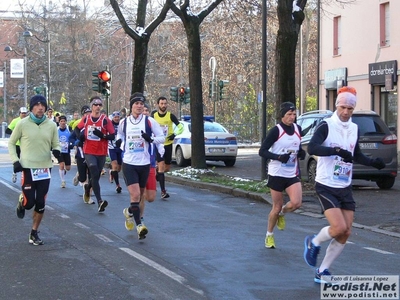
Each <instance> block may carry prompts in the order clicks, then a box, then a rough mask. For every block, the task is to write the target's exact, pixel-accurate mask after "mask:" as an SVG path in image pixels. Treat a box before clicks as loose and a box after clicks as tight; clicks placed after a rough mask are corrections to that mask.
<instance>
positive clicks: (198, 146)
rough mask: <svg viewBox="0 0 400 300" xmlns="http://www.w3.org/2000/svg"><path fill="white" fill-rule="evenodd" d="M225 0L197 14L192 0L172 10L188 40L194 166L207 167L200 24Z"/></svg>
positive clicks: (216, 0) (213, 3) (182, 2)
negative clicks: (193, 9)
mask: <svg viewBox="0 0 400 300" xmlns="http://www.w3.org/2000/svg"><path fill="white" fill-rule="evenodd" d="M222 1H223V0H214V1H212V2H211V3H210V4H209V5H208V6H207V7H206V8H204V9H203V10H201V11H200V12H199V13H198V14H195V13H194V12H193V11H192V10H191V6H190V0H184V1H181V4H180V5H179V7H178V6H177V5H175V4H172V5H171V10H172V11H173V12H174V13H175V14H176V15H177V16H178V17H179V18H180V19H181V20H182V23H183V26H184V28H185V32H186V37H187V40H188V55H189V59H188V61H189V85H190V111H191V123H192V159H191V160H192V167H193V168H196V169H206V168H207V164H206V154H205V148H204V146H205V144H204V125H203V122H204V121H203V89H202V78H201V40H200V24H201V23H202V22H203V20H204V19H205V18H206V17H207V16H208V15H209V14H210V13H211V12H212V11H213V10H214V9H215V8H216V7H217V6H218V4H220V3H221V2H222Z"/></svg>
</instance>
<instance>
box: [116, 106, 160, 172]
mask: <svg viewBox="0 0 400 300" xmlns="http://www.w3.org/2000/svg"><path fill="white" fill-rule="evenodd" d="M147 120H148V122H149V125H150V127H151V131H152V133H153V135H152V137H151V138H152V139H153V144H155V145H158V144H163V143H164V142H165V137H164V134H163V131H162V129H161V127H160V125H159V124H158V123H157V121H156V120H154V119H153V118H152V117H147ZM125 122H126V131H124V126H125V125H124V124H125ZM145 122H146V116H144V115H142V114H141V115H139V116H138V117H137V118H134V117H133V116H132V115H130V116H128V117H126V118H125V119H123V120H121V121H120V122H119V126H118V134H117V140H118V139H121V140H122V144H121V149H122V151H123V152H124V156H123V159H122V160H123V162H124V163H126V164H129V165H135V166H144V165H148V164H150V152H149V143H148V142H147V141H146V140H145V139H144V138H142V131H143V132H146V123H145ZM160 154H161V153H160Z"/></svg>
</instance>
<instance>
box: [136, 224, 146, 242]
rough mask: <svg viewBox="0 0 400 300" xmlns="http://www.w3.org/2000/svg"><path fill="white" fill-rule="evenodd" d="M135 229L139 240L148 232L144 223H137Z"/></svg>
mask: <svg viewBox="0 0 400 300" xmlns="http://www.w3.org/2000/svg"><path fill="white" fill-rule="evenodd" d="M136 230H137V234H138V238H139V240H143V239H145V238H146V234H147V233H148V232H149V231H148V230H147V227H146V226H145V225H144V224H139V225H138V226H137V227H136Z"/></svg>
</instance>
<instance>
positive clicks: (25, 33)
mask: <svg viewBox="0 0 400 300" xmlns="http://www.w3.org/2000/svg"><path fill="white" fill-rule="evenodd" d="M22 36H23V37H25V38H27V37H34V38H35V39H37V40H38V41H39V42H42V43H46V44H47V102H49V101H50V35H49V32H47V36H46V39H45V40H42V39H40V38H38V37H37V36H36V35H35V34H32V32H30V31H29V30H25V31H24V33H23V34H22Z"/></svg>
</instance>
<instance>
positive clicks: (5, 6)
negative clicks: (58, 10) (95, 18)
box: [0, 0, 105, 11]
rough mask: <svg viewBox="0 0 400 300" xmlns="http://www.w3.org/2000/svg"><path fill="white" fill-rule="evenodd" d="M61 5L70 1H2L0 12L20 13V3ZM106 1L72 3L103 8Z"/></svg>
mask: <svg viewBox="0 0 400 300" xmlns="http://www.w3.org/2000/svg"><path fill="white" fill-rule="evenodd" d="M52 1H53V2H55V3H57V4H61V3H63V2H69V0H68V1H67V0H1V1H0V11H19V10H20V6H19V3H22V4H26V5H28V6H32V5H34V6H35V5H38V6H39V5H43V4H46V5H49V4H50V3H51V2H52ZM104 1H105V0H72V1H71V2H73V3H74V2H76V3H77V4H78V5H82V4H83V2H86V3H88V2H89V3H91V5H95V4H96V6H102V5H104Z"/></svg>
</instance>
